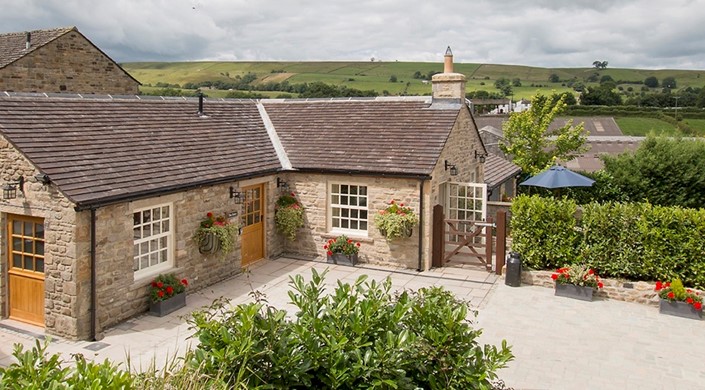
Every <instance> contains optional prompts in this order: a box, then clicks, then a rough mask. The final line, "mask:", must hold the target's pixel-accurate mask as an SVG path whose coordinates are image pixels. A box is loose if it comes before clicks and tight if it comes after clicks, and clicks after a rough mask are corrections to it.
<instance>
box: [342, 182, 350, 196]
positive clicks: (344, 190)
mask: <svg viewBox="0 0 705 390" xmlns="http://www.w3.org/2000/svg"><path fill="white" fill-rule="evenodd" d="M340 193H341V194H349V193H350V191H349V190H348V186H347V185H345V184H343V185H341V186H340Z"/></svg>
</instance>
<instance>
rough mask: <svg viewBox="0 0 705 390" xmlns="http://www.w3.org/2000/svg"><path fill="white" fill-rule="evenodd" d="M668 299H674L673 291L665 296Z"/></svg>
mask: <svg viewBox="0 0 705 390" xmlns="http://www.w3.org/2000/svg"><path fill="white" fill-rule="evenodd" d="M667 297H668V299H673V298H675V297H676V294H674V293H673V291H671V292H669V293H668V295H667Z"/></svg>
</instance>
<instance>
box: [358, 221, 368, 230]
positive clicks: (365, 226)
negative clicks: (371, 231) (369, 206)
mask: <svg viewBox="0 0 705 390" xmlns="http://www.w3.org/2000/svg"><path fill="white" fill-rule="evenodd" d="M360 230H367V221H360Z"/></svg>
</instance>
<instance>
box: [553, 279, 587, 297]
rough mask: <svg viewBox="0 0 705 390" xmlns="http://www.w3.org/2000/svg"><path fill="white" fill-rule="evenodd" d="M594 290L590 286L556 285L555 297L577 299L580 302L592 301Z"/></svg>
mask: <svg viewBox="0 0 705 390" xmlns="http://www.w3.org/2000/svg"><path fill="white" fill-rule="evenodd" d="M593 292H594V288H593V287H590V286H576V285H574V284H568V283H556V293H555V295H556V296H557V297H567V298H573V299H579V300H581V301H592V293H593Z"/></svg>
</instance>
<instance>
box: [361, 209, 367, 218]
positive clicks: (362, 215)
mask: <svg viewBox="0 0 705 390" xmlns="http://www.w3.org/2000/svg"><path fill="white" fill-rule="evenodd" d="M360 219H365V220H366V219H367V210H360Z"/></svg>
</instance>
